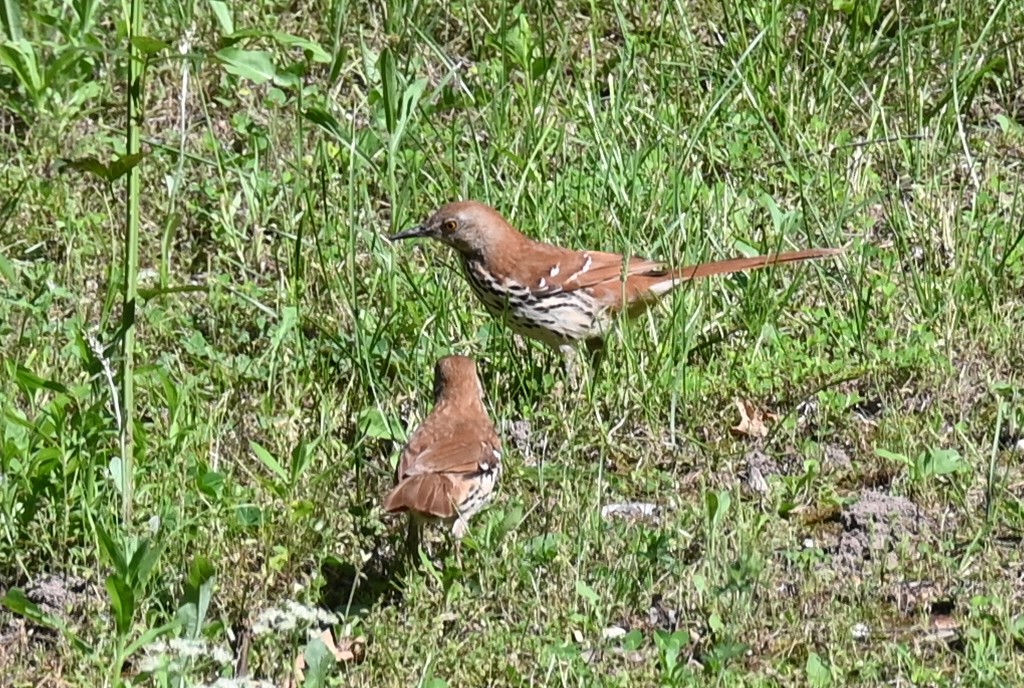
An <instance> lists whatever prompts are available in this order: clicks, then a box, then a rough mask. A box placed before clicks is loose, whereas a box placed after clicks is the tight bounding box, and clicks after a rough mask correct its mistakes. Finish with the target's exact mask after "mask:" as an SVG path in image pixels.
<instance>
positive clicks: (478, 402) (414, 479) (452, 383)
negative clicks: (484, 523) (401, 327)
mask: <svg viewBox="0 0 1024 688" xmlns="http://www.w3.org/2000/svg"><path fill="white" fill-rule="evenodd" d="M483 398H484V390H483V387H482V386H481V385H480V379H479V378H478V377H477V374H476V364H475V363H474V362H473V360H472V359H470V358H466V357H465V356H447V357H445V358H442V359H441V360H439V361H438V362H437V365H435V366H434V408H433V410H432V411H431V412H430V414H429V415H428V416H427V418H426V419H425V420H424V421H423V423H422V424H421V425H420V427H419V428H417V429H416V431H415V432H414V433H413V434H412V437H410V438H409V441H408V443H406V445H405V448H404V449H403V450H402V458H401V461H400V462H399V464H398V471H397V473H396V476H395V477H396V480H397V483H398V484H397V485H396V486H395V487H394V489H392V490H391V492H389V493H388V494H387V496H386V497H385V498H384V510H385V511H387V512H388V513H400V512H408V513H409V516H410V521H409V535H408V539H407V541H406V545H407V549H408V553H409V554H410V555H414V554H415V552H416V549H417V547H418V546H419V539H420V531H421V530H422V527H423V523H424V522H425V521H426V522H430V521H443V522H445V523H446V524H453V525H452V535H453V536H454V537H455V539H456V543H457V542H458V541H459V540H461V539H462V537H463V536H464V535H465V534H466V531H467V530H468V529H469V519H470V518H471V517H472V516H473V515H474V514H476V513H477V512H479V511H480V510H481V509H483V508H484V507H485V506H487V504H488V503H489V502H490V501H491V499H492V498H493V497H494V488H495V486H496V485H497V483H498V479H499V478H500V477H501V439H500V438H499V437H498V433H497V432H495V430H494V425H493V424H492V423H491V419H490V417H488V415H487V410H486V409H485V408H484V401H483Z"/></svg>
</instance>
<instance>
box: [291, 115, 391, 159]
mask: <svg viewBox="0 0 1024 688" xmlns="http://www.w3.org/2000/svg"><path fill="white" fill-rule="evenodd" d="M302 116H303V117H305V118H306V119H307V120H309V121H310V122H312V123H313V124H315V125H316V126H318V127H320V128H321V129H322V130H323V131H325V132H326V133H327V134H328V135H330V136H331V137H332V138H333V139H335V140H336V141H337V142H338V143H339V144H341V147H342V148H344V149H345V150H346V151H347V152H349V153H351V154H352V155H354V156H355V157H356V158H357V159H358V160H360V161H361V162H363V163H364V164H366V165H367V166H368V167H369V168H370V169H371V170H373V171H376V166H375V165H374V164H373V161H372V160H370V158H368V157H367V156H366V154H365V153H363V151H362V150H360V148H359V146H358V145H356V144H355V142H354V139H353V138H352V137H351V136H349V135H348V134H347V133H346V132H344V131H342V128H341V123H340V122H338V119H337V118H336V117H335V116H334V115H332V114H331V113H329V112H327V110H323V109H321V108H315V107H313V108H307V109H305V110H303V111H302Z"/></svg>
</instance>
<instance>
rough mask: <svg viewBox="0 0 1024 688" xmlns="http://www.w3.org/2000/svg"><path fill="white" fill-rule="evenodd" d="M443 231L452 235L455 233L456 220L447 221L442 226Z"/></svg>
mask: <svg viewBox="0 0 1024 688" xmlns="http://www.w3.org/2000/svg"><path fill="white" fill-rule="evenodd" d="M441 231H442V232H444V233H446V234H450V233H452V232H454V231H455V220H445V221H444V222H443V223H442V224H441Z"/></svg>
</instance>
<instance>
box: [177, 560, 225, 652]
mask: <svg viewBox="0 0 1024 688" xmlns="http://www.w3.org/2000/svg"><path fill="white" fill-rule="evenodd" d="M216 582H217V570H216V569H215V568H214V566H213V564H212V563H211V562H210V560H209V559H207V558H206V557H203V556H197V557H196V558H195V559H193V560H192V565H191V566H190V567H189V570H188V584H187V585H186V586H185V599H186V600H187V601H188V602H189V603H190V604H192V605H194V606H195V618H194V619H193V622H194V625H193V627H192V628H189V629H187V630H188V632H189V635H190V637H192V638H198V637H199V636H200V634H201V633H202V630H203V622H204V621H205V620H206V613H207V611H209V609H210V600H211V599H213V586H214V585H215V584H216Z"/></svg>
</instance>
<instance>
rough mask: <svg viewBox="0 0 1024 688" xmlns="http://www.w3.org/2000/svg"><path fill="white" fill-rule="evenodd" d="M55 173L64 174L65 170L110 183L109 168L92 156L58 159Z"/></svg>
mask: <svg viewBox="0 0 1024 688" xmlns="http://www.w3.org/2000/svg"><path fill="white" fill-rule="evenodd" d="M56 167H57V171H58V172H64V171H66V170H73V171H75V172H85V173H86V174H91V175H93V176H94V177H96V178H97V179H101V180H103V181H105V182H109V181H110V168H109V167H107V165H106V164H105V163H102V162H100V161H99V160H97V159H96V158H94V157H92V156H87V157H84V158H75V159H73V160H72V159H67V158H59V159H58V160H57V166H56Z"/></svg>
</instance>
